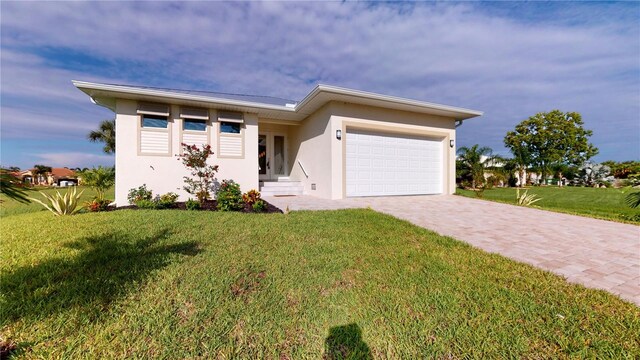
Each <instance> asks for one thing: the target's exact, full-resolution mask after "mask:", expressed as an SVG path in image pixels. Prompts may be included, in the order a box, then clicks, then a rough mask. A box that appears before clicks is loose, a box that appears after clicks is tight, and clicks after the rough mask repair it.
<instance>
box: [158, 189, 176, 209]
mask: <svg viewBox="0 0 640 360" xmlns="http://www.w3.org/2000/svg"><path fill="white" fill-rule="evenodd" d="M178 196H179V195H178V194H176V193H174V192H168V193H166V194H163V195H160V196H156V198H155V199H154V200H153V201H154V202H155V203H156V207H157V208H158V209H168V208H172V207H175V205H176V200H178Z"/></svg>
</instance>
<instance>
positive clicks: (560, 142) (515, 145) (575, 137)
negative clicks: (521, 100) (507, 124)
mask: <svg viewBox="0 0 640 360" xmlns="http://www.w3.org/2000/svg"><path fill="white" fill-rule="evenodd" d="M591 135H593V132H592V131H591V130H586V129H585V128H584V123H583V121H582V117H581V116H580V114H579V113H576V112H567V113H563V112H561V111H560V110H553V111H550V112H547V113H543V112H541V113H537V114H536V115H534V116H531V117H530V118H529V119H527V120H524V121H522V122H521V123H519V124H518V125H516V128H515V130H514V131H509V132H508V133H507V135H506V136H505V138H504V144H505V145H506V146H507V147H508V148H509V150H511V152H512V153H513V155H514V157H515V158H518V159H519V160H520V162H521V163H522V164H526V165H528V166H535V167H536V168H537V169H538V170H539V171H540V173H541V175H542V179H543V181H544V179H546V178H547V175H548V174H549V171H550V169H551V165H553V164H559V163H564V164H567V165H580V164H582V163H584V162H585V161H587V160H589V159H591V158H592V157H593V156H595V155H596V154H598V149H597V148H596V147H595V146H593V144H591V143H589V137H590V136H591Z"/></svg>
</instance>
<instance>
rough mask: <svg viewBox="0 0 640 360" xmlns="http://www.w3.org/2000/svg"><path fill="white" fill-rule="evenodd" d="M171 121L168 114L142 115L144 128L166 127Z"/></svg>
mask: <svg viewBox="0 0 640 360" xmlns="http://www.w3.org/2000/svg"><path fill="white" fill-rule="evenodd" d="M168 124H169V121H168V120H167V117H166V116H158V115H147V114H145V115H142V127H143V128H159V129H166V128H167V125H168Z"/></svg>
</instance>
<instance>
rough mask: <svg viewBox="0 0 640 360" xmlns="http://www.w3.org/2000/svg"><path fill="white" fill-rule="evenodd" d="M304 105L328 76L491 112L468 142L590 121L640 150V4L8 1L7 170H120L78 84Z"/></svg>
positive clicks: (613, 148)
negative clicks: (572, 117) (554, 116)
mask: <svg viewBox="0 0 640 360" xmlns="http://www.w3.org/2000/svg"><path fill="white" fill-rule="evenodd" d="M72 79H73V80H83V81H91V82H106V83H117V84H129V85H143V86H157V87H167V88H178V89H193V90H209V91H220V92H230V93H240V94H254V95H271V96H277V97H282V98H286V99H297V100H300V99H302V98H303V97H304V96H305V95H306V94H307V93H308V92H309V91H311V89H312V88H313V87H314V86H315V85H316V84H318V83H322V84H328V85H336V86H342V87H347V88H353V89H358V90H364V91H370V92H376V93H382V94H386V95H393V96H400V97H406V98H411V99H417V100H423V101H429V102H435V103H441V104H446V105H453V106H459V107H465V108H470V109H475V110H481V111H484V115H483V116H482V117H479V118H474V119H471V120H468V121H466V122H465V123H464V124H463V125H462V126H461V127H459V128H458V134H457V137H458V139H457V146H470V145H473V144H480V145H482V146H489V147H491V148H492V149H493V150H494V152H495V153H498V154H502V155H508V150H507V149H505V148H504V145H503V139H504V136H505V134H506V132H507V131H509V130H512V129H513V128H514V127H515V125H516V124H517V123H519V122H520V121H522V120H525V119H527V118H528V117H529V116H532V115H534V114H536V113H538V112H545V111H550V110H553V109H560V110H561V111H567V112H568V111H572V112H573V111H575V112H579V113H580V114H582V118H583V121H584V123H585V127H586V128H587V129H591V130H593V133H594V135H593V137H592V138H591V142H592V143H593V144H594V145H595V146H597V147H598V148H599V149H600V154H599V155H598V156H596V157H595V158H594V160H596V161H604V160H617V161H624V160H639V159H640V2H623V3H612V2H607V3H596V2H589V3H580V2H550V3H546V2H496V3H486V2H483V3H474V2H460V3H456V2H447V3H395V2H394V3H381V2H377V3H352V2H348V1H347V2H302V3H300V2H295V3H294V2H243V3H238V2H235V3H231V2H194V1H192V2H178V3H172V2H60V1H56V2H31V1H21V2H11V1H0V164H1V165H2V166H18V167H21V168H27V167H31V166H32V165H34V164H45V165H49V166H54V167H58V166H67V167H71V168H74V167H90V166H97V165H113V163H114V157H113V156H111V155H106V154H104V153H102V150H101V149H102V146H101V145H100V144H93V143H90V142H89V141H88V140H87V139H86V135H87V133H88V132H89V131H91V130H93V129H95V128H97V126H98V124H99V123H100V121H101V120H104V119H110V118H113V113H112V112H111V111H109V110H107V109H104V108H102V107H99V106H96V105H94V104H92V103H91V102H90V100H89V98H88V97H87V96H86V95H84V94H83V93H82V92H80V91H79V90H77V89H76V88H75V87H73V85H72V84H71V80H72Z"/></svg>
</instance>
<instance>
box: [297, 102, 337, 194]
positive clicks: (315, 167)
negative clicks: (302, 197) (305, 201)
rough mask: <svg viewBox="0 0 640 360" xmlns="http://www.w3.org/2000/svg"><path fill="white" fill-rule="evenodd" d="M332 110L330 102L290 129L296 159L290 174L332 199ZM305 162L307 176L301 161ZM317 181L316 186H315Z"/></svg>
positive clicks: (306, 188)
mask: <svg viewBox="0 0 640 360" xmlns="http://www.w3.org/2000/svg"><path fill="white" fill-rule="evenodd" d="M330 119H331V114H330V112H329V107H328V105H325V106H324V107H322V108H320V109H319V110H318V111H316V112H315V113H314V114H312V115H311V116H309V117H308V118H306V119H305V120H303V121H302V123H301V124H300V125H299V126H296V127H292V128H291V129H290V135H291V136H290V137H291V147H290V148H291V155H290V158H291V159H293V163H292V168H291V175H290V177H291V178H292V179H295V180H299V181H301V182H302V184H303V185H304V193H305V194H309V195H314V196H318V197H321V198H326V199H330V198H331V194H332V188H331V187H332V176H333V174H332V172H331V169H332V165H331V164H332V152H331V126H330ZM298 161H300V162H301V163H302V165H303V166H304V168H305V170H306V171H307V174H308V175H309V177H308V178H307V177H306V176H305V174H304V172H303V171H302V168H301V167H300V165H299V164H298ZM312 184H315V186H316V189H315V190H313V189H312Z"/></svg>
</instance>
